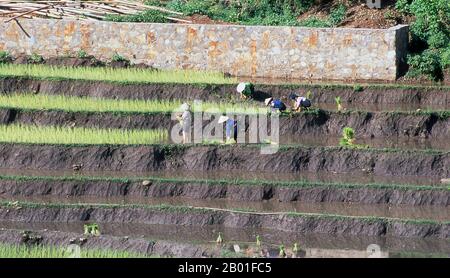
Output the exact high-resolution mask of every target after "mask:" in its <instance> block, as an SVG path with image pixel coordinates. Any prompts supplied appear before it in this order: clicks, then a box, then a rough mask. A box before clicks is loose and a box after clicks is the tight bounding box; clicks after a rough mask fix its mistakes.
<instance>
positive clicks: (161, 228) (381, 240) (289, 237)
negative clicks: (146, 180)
mask: <svg viewBox="0 0 450 278" xmlns="http://www.w3.org/2000/svg"><path fill="white" fill-rule="evenodd" d="M83 225H84V222H79V223H76V222H75V223H56V222H51V223H23V222H0V229H17V230H22V231H40V230H44V231H61V232H67V233H78V234H82V233H83V229H84V228H83ZM99 228H100V232H101V234H102V235H111V236H117V237H126V238H142V239H148V240H151V241H158V240H167V241H173V242H177V243H190V244H193V245H196V246H203V247H208V248H213V249H220V248H222V249H225V248H227V249H228V250H233V246H234V245H238V246H239V247H240V249H241V250H242V252H244V253H245V250H252V249H253V250H254V249H256V248H257V247H256V236H259V237H260V239H261V242H262V245H263V246H264V247H265V248H267V249H269V250H270V251H271V253H273V255H272V256H273V257H277V254H278V247H279V246H280V245H282V244H283V245H284V246H286V248H287V249H288V250H289V249H292V246H293V244H294V243H297V244H298V246H299V248H300V249H301V250H302V252H301V254H302V255H301V256H300V257H309V258H320V257H336V258H344V257H368V255H369V254H368V253H367V252H368V247H369V246H373V245H374V244H376V245H377V246H379V247H380V251H381V252H382V255H383V257H450V246H449V245H448V242H447V241H444V240H436V239H416V238H398V237H370V236H329V235H324V234H302V233H291V232H282V231H276V232H274V231H271V230H267V229H249V228H242V229H233V228H223V227H220V226H207V227H183V226H179V225H146V224H115V223H102V224H101V225H100V227H99ZM219 232H220V233H221V234H222V236H223V239H224V245H225V246H224V247H218V246H217V244H216V238H217V236H218V234H219ZM232 252H233V251H232Z"/></svg>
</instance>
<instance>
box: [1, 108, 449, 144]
mask: <svg viewBox="0 0 450 278" xmlns="http://www.w3.org/2000/svg"><path fill="white" fill-rule="evenodd" d="M205 116H206V115H205ZM205 116H204V117H203V118H204V119H205V120H204V121H203V125H204V126H206V125H207V124H209V123H212V122H213V121H215V122H217V119H215V117H205ZM198 117H202V115H200V114H199V115H198ZM268 121H270V119H268ZM177 123H178V122H177V121H176V120H172V119H171V115H170V114H169V113H113V112H102V113H98V112H65V111H48V110H21V109H14V108H0V124H37V125H58V126H82V127H96V128H99V127H100V128H127V129H136V128H138V129H142V128H145V129H155V128H162V129H167V130H170V129H171V128H172V127H173V126H175V125H176V124H177ZM248 126H249V118H248V117H247V119H246V129H247V130H248ZM347 126H348V127H352V128H354V129H355V130H356V132H357V137H361V138H373V137H402V138H411V137H420V138H429V137H430V138H448V137H450V117H440V116H439V115H438V114H428V115H427V114H423V115H420V114H407V113H397V112H349V113H338V112H328V111H323V110H320V111H319V112H318V113H300V114H296V115H292V116H289V117H287V116H282V117H280V130H279V132H280V136H300V135H301V136H327V135H328V136H334V137H336V136H340V135H341V133H342V129H343V128H344V127H347ZM269 130H270V128H269Z"/></svg>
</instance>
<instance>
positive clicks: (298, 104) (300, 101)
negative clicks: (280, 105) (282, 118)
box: [289, 93, 311, 112]
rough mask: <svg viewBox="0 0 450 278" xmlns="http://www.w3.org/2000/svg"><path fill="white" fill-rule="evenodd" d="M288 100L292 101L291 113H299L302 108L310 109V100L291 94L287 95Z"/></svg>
mask: <svg viewBox="0 0 450 278" xmlns="http://www.w3.org/2000/svg"><path fill="white" fill-rule="evenodd" d="M289 99H291V100H293V101H294V109H293V111H297V112H300V111H302V108H304V109H308V108H309V107H311V100H309V99H307V98H306V97H300V96H297V95H296V94H294V93H292V94H290V95H289Z"/></svg>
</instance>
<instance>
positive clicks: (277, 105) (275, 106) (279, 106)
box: [264, 97, 286, 112]
mask: <svg viewBox="0 0 450 278" xmlns="http://www.w3.org/2000/svg"><path fill="white" fill-rule="evenodd" d="M264 103H265V104H266V106H269V107H270V108H272V111H279V112H282V111H286V105H285V104H284V103H283V102H282V101H281V100H280V99H273V97H270V98H266V99H265V100H264Z"/></svg>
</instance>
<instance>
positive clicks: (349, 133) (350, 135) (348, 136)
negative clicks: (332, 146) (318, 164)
mask: <svg viewBox="0 0 450 278" xmlns="http://www.w3.org/2000/svg"><path fill="white" fill-rule="evenodd" d="M354 143H355V130H353V128H351V127H344V129H343V130H342V137H341V139H340V140H339V145H341V146H344V147H345V146H353V145H354Z"/></svg>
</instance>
